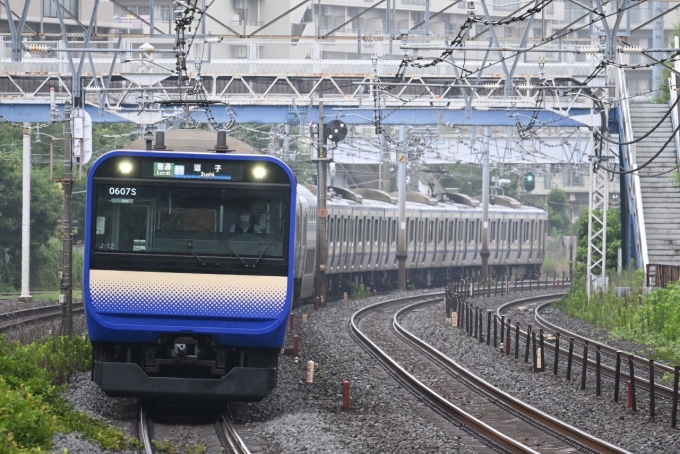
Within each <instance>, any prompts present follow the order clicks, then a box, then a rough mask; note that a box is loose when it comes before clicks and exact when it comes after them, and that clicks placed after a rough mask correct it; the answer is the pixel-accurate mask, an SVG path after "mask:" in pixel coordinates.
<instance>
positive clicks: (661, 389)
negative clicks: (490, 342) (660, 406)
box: [496, 294, 673, 399]
mask: <svg viewBox="0 0 680 454" xmlns="http://www.w3.org/2000/svg"><path fill="white" fill-rule="evenodd" d="M564 295H565V294H562V296H564ZM535 299H536V298H534V300H535ZM527 302H532V301H531V300H516V301H511V302H509V303H505V304H503V305H502V306H499V307H498V309H497V310H496V315H497V316H498V319H500V314H501V312H503V311H505V310H506V309H508V308H509V307H511V306H514V305H517V304H522V303H525V304H526V303H527ZM534 320H536V311H534ZM537 326H540V322H537ZM546 328H547V327H546ZM506 329H507V327H506ZM511 330H512V333H515V332H516V328H515V326H514V325H511ZM549 330H550V331H552V329H550V328H549ZM557 331H558V332H559V333H560V339H562V340H564V337H563V336H562V334H565V335H566V337H571V335H572V334H573V333H569V332H568V331H562V330H559V329H558V330H557ZM519 332H520V337H521V336H525V338H526V330H522V329H520V330H519ZM567 333H568V334H567ZM577 337H581V336H574V338H575V339H577ZM581 339H586V338H583V337H581ZM581 342H585V341H581ZM591 342H593V344H591ZM591 345H592V350H594V349H595V348H596V347H597V346H599V345H602V344H600V343H598V342H595V341H590V340H588V349H589V351H590V350H591ZM544 346H545V350H546V352H548V351H549V352H550V353H552V354H553V357H554V354H555V345H554V344H553V343H551V342H545V343H544ZM610 348H611V347H610ZM614 351H615V352H616V350H614ZM622 353H624V354H625V355H628V354H627V353H625V352H622ZM568 354H569V351H568V350H567V349H566V348H563V347H562V345H560V357H563V358H564V357H566V356H567V355H568ZM572 358H573V359H574V360H576V361H577V362H578V363H579V364H583V356H582V355H579V354H577V353H573V354H572ZM625 359H626V360H627V359H628V358H627V357H626V358H625ZM638 359H639V360H640V361H644V358H639V357H638ZM633 362H634V363H635V356H633ZM640 364H642V363H640ZM640 364H638V365H640ZM644 364H645V366H646V367H647V368H649V360H647V363H644ZM656 366H657V365H656V364H655V368H656ZM587 367H588V369H590V370H595V369H596V367H597V364H596V361H595V360H592V359H590V358H589V359H588V361H587ZM600 370H601V371H602V372H604V373H605V374H606V375H608V376H610V377H615V376H616V369H615V368H614V367H611V366H608V365H606V364H600ZM670 370H673V369H670ZM629 379H630V374H629V373H628V372H627V371H625V370H624V368H623V367H621V369H620V370H619V380H623V381H626V380H629ZM635 387H636V388H640V389H642V390H645V391H649V380H648V379H646V378H644V377H643V376H642V375H637V374H636V375H635ZM654 390H655V393H656V394H658V395H659V396H663V397H666V398H668V399H672V398H673V390H672V389H671V388H668V387H666V386H663V385H660V384H658V383H656V382H655V383H654Z"/></svg>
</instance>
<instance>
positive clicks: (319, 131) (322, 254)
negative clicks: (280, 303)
mask: <svg viewBox="0 0 680 454" xmlns="http://www.w3.org/2000/svg"><path fill="white" fill-rule="evenodd" d="M323 121H324V114H323V101H321V100H319V124H318V125H312V128H311V129H310V134H311V135H312V143H314V141H315V139H317V140H318V142H317V144H318V147H317V152H316V153H313V154H312V161H315V162H316V171H317V177H316V209H317V221H316V275H315V278H314V294H315V295H316V296H317V297H319V302H320V303H321V305H324V304H326V303H327V302H328V282H327V280H326V263H327V262H328V242H327V241H328V238H327V236H326V228H327V223H326V219H327V217H328V210H327V209H326V194H327V193H328V188H327V175H328V162H330V161H332V160H333V158H331V157H329V156H328V150H327V148H326V142H327V141H328V140H331V141H332V142H334V143H338V142H339V141H341V140H342V139H344V138H345V136H346V135H347V126H346V125H345V124H344V123H343V122H341V121H340V120H333V121H331V122H329V123H328V124H324V122H323ZM315 136H316V137H315Z"/></svg>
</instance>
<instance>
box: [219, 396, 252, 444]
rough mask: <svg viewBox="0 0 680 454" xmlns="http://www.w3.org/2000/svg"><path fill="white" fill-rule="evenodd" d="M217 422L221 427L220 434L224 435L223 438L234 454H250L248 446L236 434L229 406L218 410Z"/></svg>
mask: <svg viewBox="0 0 680 454" xmlns="http://www.w3.org/2000/svg"><path fill="white" fill-rule="evenodd" d="M218 422H219V427H220V429H221V434H222V435H224V438H225V439H226V441H227V443H228V444H229V447H230V448H231V450H232V451H233V452H234V453H235V454H250V451H249V450H248V447H247V446H246V444H245V442H244V441H243V439H242V438H241V436H240V435H239V434H238V430H237V429H236V424H234V419H233V418H232V416H231V411H230V410H229V407H226V408H224V409H222V410H220V416H219V421H218ZM225 447H226V446H225Z"/></svg>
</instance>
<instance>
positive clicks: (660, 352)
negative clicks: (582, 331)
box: [559, 270, 680, 364]
mask: <svg viewBox="0 0 680 454" xmlns="http://www.w3.org/2000/svg"><path fill="white" fill-rule="evenodd" d="M643 283H644V272H643V271H642V270H638V271H635V272H633V273H626V274H625V275H624V277H623V279H622V280H620V281H619V282H615V283H612V284H611V285H610V287H609V291H608V292H606V293H602V292H600V293H595V294H594V295H593V296H592V297H591V299H590V301H588V299H587V298H586V291H585V285H584V280H583V279H579V281H577V282H575V283H574V285H573V286H572V288H571V290H570V291H569V294H568V295H567V296H566V297H565V298H564V299H563V300H562V301H561V302H560V303H559V306H560V307H561V308H562V309H563V310H565V311H566V312H567V313H569V314H570V315H572V316H574V317H578V318H582V319H584V320H586V321H588V322H590V323H593V324H595V325H597V326H598V327H600V328H604V329H606V330H609V331H610V332H612V333H614V335H616V336H618V337H620V338H623V339H627V340H631V341H634V342H638V343H642V344H647V345H649V346H650V348H651V351H648V352H645V354H647V355H649V356H650V357H652V358H657V359H668V360H671V361H672V362H674V363H675V364H678V363H680V282H678V283H675V284H670V285H669V286H668V287H667V288H665V289H657V290H655V291H654V292H653V293H652V294H651V295H649V296H647V297H643V296H642V286H643ZM616 286H622V287H630V288H631V292H630V293H629V294H628V295H627V296H626V297H617V296H616Z"/></svg>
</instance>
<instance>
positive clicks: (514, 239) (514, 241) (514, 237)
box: [512, 221, 517, 243]
mask: <svg viewBox="0 0 680 454" xmlns="http://www.w3.org/2000/svg"><path fill="white" fill-rule="evenodd" d="M512 242H513V243H516V242H517V221H515V222H513V223H512Z"/></svg>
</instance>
